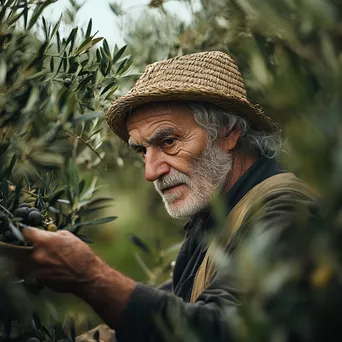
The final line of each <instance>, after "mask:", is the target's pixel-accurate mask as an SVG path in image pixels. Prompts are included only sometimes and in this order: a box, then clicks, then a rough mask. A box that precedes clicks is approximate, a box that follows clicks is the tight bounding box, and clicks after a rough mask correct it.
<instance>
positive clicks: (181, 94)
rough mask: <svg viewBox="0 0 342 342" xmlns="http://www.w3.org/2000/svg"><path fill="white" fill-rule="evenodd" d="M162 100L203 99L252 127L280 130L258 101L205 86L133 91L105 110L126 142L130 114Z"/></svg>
mask: <svg viewBox="0 0 342 342" xmlns="http://www.w3.org/2000/svg"><path fill="white" fill-rule="evenodd" d="M161 101H168V102H170V101H201V102H207V103H212V104H215V105H217V106H219V107H221V108H223V109H226V110H227V111H230V112H232V113H234V114H236V115H239V116H241V117H243V118H245V119H246V120H247V121H248V122H249V124H250V125H251V127H252V128H253V129H256V130H259V131H264V132H268V133H275V132H278V130H279V127H278V125H276V124H275V123H274V122H273V121H272V120H271V119H270V118H269V117H267V116H266V115H265V114H264V112H263V111H262V109H261V108H260V107H259V106H258V105H254V104H251V103H250V102H248V101H247V100H245V99H243V98H239V97H234V96H227V94H218V93H216V94H213V93H212V92H210V91H206V90H203V89H202V90H200V91H199V90H196V91H194V90H186V89H182V90H181V91H180V90H170V89H164V90H163V89H160V88H159V89H156V90H154V91H151V90H149V91H146V92H139V93H130V94H128V95H126V96H122V97H119V98H118V99H117V100H115V101H114V102H113V103H112V105H111V106H110V107H109V109H108V110H107V111H106V114H105V118H106V120H107V123H108V125H109V126H110V127H111V129H112V130H113V132H114V133H115V134H116V135H118V136H119V137H120V138H121V139H122V140H124V141H125V142H127V141H128V139H129V136H128V132H127V127H126V120H127V117H128V115H129V114H130V113H131V112H132V111H133V110H135V109H136V108H138V107H139V106H141V105H145V104H148V103H153V102H161Z"/></svg>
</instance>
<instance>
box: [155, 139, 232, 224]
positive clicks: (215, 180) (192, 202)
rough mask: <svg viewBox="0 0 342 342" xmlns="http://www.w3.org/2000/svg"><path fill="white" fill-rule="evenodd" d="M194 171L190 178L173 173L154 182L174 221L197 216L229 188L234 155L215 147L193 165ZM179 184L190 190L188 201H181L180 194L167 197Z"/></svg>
mask: <svg viewBox="0 0 342 342" xmlns="http://www.w3.org/2000/svg"><path fill="white" fill-rule="evenodd" d="M190 169H191V170H192V172H191V174H190V175H186V174H184V173H182V172H180V171H177V170H176V169H172V171H171V172H170V173H168V174H167V175H165V176H163V177H161V178H159V179H157V180H156V181H155V182H154V186H155V188H156V190H157V192H158V193H159V194H160V195H161V197H162V199H163V202H164V204H165V208H166V210H167V212H168V214H169V215H170V216H171V217H173V218H183V217H187V216H191V215H194V214H195V213H197V212H199V211H201V210H202V209H204V208H206V207H207V206H208V205H209V204H210V201H211V200H212V198H213V196H214V194H215V193H216V192H217V191H220V190H222V189H223V187H224V185H225V184H226V181H227V176H228V175H229V173H230V172H231V169H232V157H231V154H230V153H228V152H224V151H223V150H222V149H221V148H219V147H217V146H216V145H214V144H211V145H209V146H207V147H206V149H205V150H204V151H203V152H202V153H201V154H200V156H199V157H198V158H196V159H195V160H194V161H193V162H192V164H191V168H190ZM179 184H185V185H186V186H187V187H188V189H187V193H186V195H185V198H183V199H181V197H182V193H181V192H180V191H172V192H171V193H164V190H165V189H168V188H170V187H173V186H176V185H179ZM180 199H181V200H180ZM178 202H179V203H178Z"/></svg>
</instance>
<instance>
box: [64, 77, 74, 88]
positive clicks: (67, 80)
mask: <svg viewBox="0 0 342 342" xmlns="http://www.w3.org/2000/svg"><path fill="white" fill-rule="evenodd" d="M63 84H64V86H65V87H66V88H69V87H70V86H71V84H72V81H71V78H66V79H65V80H64V81H63Z"/></svg>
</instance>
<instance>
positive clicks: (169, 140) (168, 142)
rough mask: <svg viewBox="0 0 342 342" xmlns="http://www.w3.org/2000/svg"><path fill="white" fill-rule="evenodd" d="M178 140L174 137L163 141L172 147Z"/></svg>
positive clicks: (166, 145)
mask: <svg viewBox="0 0 342 342" xmlns="http://www.w3.org/2000/svg"><path fill="white" fill-rule="evenodd" d="M175 142H176V139H174V138H168V139H165V140H164V141H163V146H164V147H171V146H172V145H173V144H174V143H175Z"/></svg>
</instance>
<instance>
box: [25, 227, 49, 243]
mask: <svg viewBox="0 0 342 342" xmlns="http://www.w3.org/2000/svg"><path fill="white" fill-rule="evenodd" d="M21 232H22V234H23V236H24V238H25V240H27V241H31V242H35V241H36V242H37V241H39V240H40V239H42V238H43V237H44V236H45V235H46V233H47V232H46V231H45V230H41V229H38V228H33V227H24V228H23V229H22V231H21Z"/></svg>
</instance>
